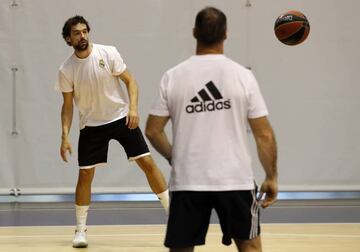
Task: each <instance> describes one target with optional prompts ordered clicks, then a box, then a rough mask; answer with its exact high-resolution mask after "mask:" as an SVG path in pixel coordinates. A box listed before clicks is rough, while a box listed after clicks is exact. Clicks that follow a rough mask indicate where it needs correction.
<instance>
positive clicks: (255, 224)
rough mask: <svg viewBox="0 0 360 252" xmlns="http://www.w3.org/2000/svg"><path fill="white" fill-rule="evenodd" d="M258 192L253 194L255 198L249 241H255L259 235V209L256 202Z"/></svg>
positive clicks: (252, 207) (253, 191)
mask: <svg viewBox="0 0 360 252" xmlns="http://www.w3.org/2000/svg"><path fill="white" fill-rule="evenodd" d="M255 191H256V190H252V191H251V194H252V197H253V202H252V204H251V216H252V218H251V229H250V236H249V239H254V238H255V237H257V235H258V226H259V215H258V213H259V207H258V204H257V200H256V195H255Z"/></svg>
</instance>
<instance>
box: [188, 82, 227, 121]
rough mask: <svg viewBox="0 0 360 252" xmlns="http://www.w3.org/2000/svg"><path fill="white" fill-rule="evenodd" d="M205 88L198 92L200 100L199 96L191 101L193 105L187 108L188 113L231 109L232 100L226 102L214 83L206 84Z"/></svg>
mask: <svg viewBox="0 0 360 252" xmlns="http://www.w3.org/2000/svg"><path fill="white" fill-rule="evenodd" d="M205 87H206V88H203V89H201V90H200V91H199V92H198V95H199V97H200V99H199V97H198V96H194V98H192V99H191V100H190V102H191V104H190V105H187V106H186V108H185V111H186V113H188V114H191V113H194V112H195V113H199V112H211V111H216V110H223V109H230V108H231V100H230V99H227V100H225V99H224V98H223V96H222V94H221V93H220V91H219V90H218V89H217V87H216V86H215V84H214V83H213V82H212V81H209V82H208V83H207V84H205ZM209 93H210V94H209Z"/></svg>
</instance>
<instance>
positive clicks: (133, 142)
mask: <svg viewBox="0 0 360 252" xmlns="http://www.w3.org/2000/svg"><path fill="white" fill-rule="evenodd" d="M125 122H126V118H122V119H120V120H117V121H114V122H111V123H108V124H105V125H101V126H93V127H92V126H86V127H85V128H83V129H81V130H80V137H79V145H78V161H79V166H80V168H91V167H94V166H96V165H99V164H103V163H106V162H107V153H108V147H109V141H110V140H111V139H115V140H117V141H118V142H119V143H120V144H121V145H122V147H123V148H124V149H125V152H126V155H127V157H128V159H129V160H134V159H137V158H139V157H142V156H146V155H149V154H150V152H149V148H148V146H147V144H146V142H145V139H144V137H143V134H142V133H141V130H140V128H139V127H138V128H136V129H129V128H128V127H127V125H126V124H125Z"/></svg>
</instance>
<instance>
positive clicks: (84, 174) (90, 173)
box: [78, 168, 94, 184]
mask: <svg viewBox="0 0 360 252" xmlns="http://www.w3.org/2000/svg"><path fill="white" fill-rule="evenodd" d="M93 177H94V168H93V169H80V171H79V180H78V182H79V183H80V184H90V183H91V181H92V179H93Z"/></svg>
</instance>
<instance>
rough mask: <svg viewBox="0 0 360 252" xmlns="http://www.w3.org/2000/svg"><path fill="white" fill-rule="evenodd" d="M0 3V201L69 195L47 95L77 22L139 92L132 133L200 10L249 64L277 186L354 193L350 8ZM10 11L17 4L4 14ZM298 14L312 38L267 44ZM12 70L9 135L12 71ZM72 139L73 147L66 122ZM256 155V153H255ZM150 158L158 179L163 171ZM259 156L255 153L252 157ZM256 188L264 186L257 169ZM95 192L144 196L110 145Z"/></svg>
mask: <svg viewBox="0 0 360 252" xmlns="http://www.w3.org/2000/svg"><path fill="white" fill-rule="evenodd" d="M246 2H247V1H246V0H222V1H221V0H217V1H215V0H213V1H204V0H196V1H195V0H181V1H179V0H104V1H89V0H78V1H72V0H62V1H57V0H0V52H1V53H0V83H1V87H2V89H1V92H0V111H1V120H0V193H8V192H9V190H10V188H20V189H21V191H22V193H55V192H72V191H73V190H74V189H73V188H74V185H75V183H76V178H77V162H76V159H77V155H76V153H75V154H74V155H73V157H72V159H71V162H70V163H69V164H64V163H63V162H62V161H61V160H60V157H59V144H60V134H61V128H60V106H61V102H62V98H61V95H60V94H59V93H56V92H55V91H54V89H53V86H54V81H55V79H56V75H57V69H58V67H59V65H60V64H61V63H62V62H63V61H64V60H65V58H66V57H67V56H68V55H69V54H71V53H72V49H71V48H70V47H68V46H67V45H66V44H65V42H64V41H63V40H62V37H61V29H62V26H63V23H64V22H65V20H66V19H67V18H68V17H70V16H73V15H75V14H81V15H83V16H85V18H87V19H88V20H89V22H90V26H91V28H92V31H91V33H90V35H91V39H92V41H93V42H96V43H101V44H111V45H115V46H116V47H117V48H118V49H119V51H120V53H121V54H122V56H123V58H124V59H125V61H126V63H127V65H128V66H129V69H130V71H131V72H132V73H133V74H134V75H135V77H136V78H137V80H138V82H139V87H140V103H139V105H140V115H141V118H142V121H141V128H142V129H143V128H144V124H145V120H146V117H147V112H148V109H149V107H150V106H151V104H152V101H153V99H154V98H155V94H156V90H157V87H158V83H159V80H160V78H161V75H162V73H163V72H164V71H165V70H166V69H168V68H170V67H171V66H173V65H175V64H177V63H178V62H180V61H181V60H184V59H186V58H187V57H189V56H190V55H191V54H193V52H194V48H195V41H194V40H193V38H192V36H191V30H192V27H193V23H194V18H195V15H196V13H197V12H198V11H199V10H200V9H201V8H203V7H205V6H207V5H213V6H215V7H219V8H220V9H222V10H223V11H224V12H225V13H226V14H227V16H228V22H229V38H228V40H227V42H226V54H227V55H228V56H229V57H231V58H233V59H234V60H236V61H238V62H240V63H242V64H244V65H247V66H251V67H252V69H253V71H254V73H255V75H256V77H257V79H258V81H259V83H260V86H261V88H262V91H263V94H264V96H265V99H266V101H267V104H268V107H269V110H270V113H271V115H270V117H269V118H270V120H271V122H272V124H273V127H274V129H275V131H276V135H277V139H278V146H279V171H280V189H282V190H321V189H324V190H345V189H347V190H359V189H360V186H359V182H360V169H359V168H360V157H359V154H358V153H360V148H359V145H358V142H359V129H360V120H359V119H358V117H357V114H358V108H359V107H360V106H359V105H360V104H359V103H360V102H359V93H360V92H359V91H360V88H359V85H358V78H357V77H358V76H357V71H358V69H359V59H360V55H359V54H360V53H359V49H358V45H359V44H360V36H359V34H358V33H357V28H358V27H357V25H356V24H358V23H359V21H358V20H357V15H356V14H357V13H356V11H357V10H358V9H359V8H360V2H359V1H356V0H343V1H339V0H338V1H336V0H316V1H314V0H299V1H285V0H277V1H266V0H251V1H250V2H251V3H252V6H251V7H250V8H248V7H245V4H246ZM12 3H16V4H18V6H17V7H15V8H13V7H11V5H12ZM290 9H297V10H301V11H302V12H304V13H305V15H307V17H308V18H309V20H310V25H311V31H310V36H309V38H308V40H307V41H306V42H305V43H303V44H302V45H299V46H296V47H288V46H285V45H282V44H281V43H280V42H278V41H277V40H276V38H275V37H274V34H273V25H274V21H275V19H276V17H277V16H278V15H279V14H281V13H282V12H284V11H286V10H290ZM13 66H16V67H18V69H19V70H18V71H17V73H16V81H17V92H16V101H17V102H16V108H17V113H16V123H17V130H18V131H19V132H20V134H19V135H18V136H12V135H11V131H12V120H13V119H12V116H13V114H12V110H13V106H12V102H13V98H12V90H13V79H12V71H11V68H12V67H13ZM71 134H72V135H71V139H72V143H73V147H74V150H76V148H77V137H78V125H77V119H75V121H74V123H73V127H72V133H71ZM254 154H255V153H254ZM153 155H154V157H155V159H156V160H157V162H158V164H159V166H160V167H161V168H162V170H163V171H164V173H165V174H166V176H168V174H169V167H168V165H167V164H166V162H165V161H164V160H163V159H162V158H161V157H160V156H159V155H158V154H157V153H156V152H155V151H153ZM254 157H255V158H254V159H255V160H256V156H254ZM255 172H256V176H257V178H258V182H260V181H261V178H262V176H263V175H262V174H263V173H262V170H261V168H260V166H259V163H258V162H257V161H256V162H255ZM94 186H95V188H94V191H97V192H123V191H127V192H128V191H130V192H133V191H149V188H148V186H147V182H146V180H145V178H144V176H143V174H142V172H141V171H140V170H139V169H138V168H137V167H136V166H135V165H134V164H132V163H130V164H129V163H128V162H127V160H126V156H125V153H124V152H123V150H122V148H121V146H120V145H118V144H117V143H116V142H111V146H110V151H109V165H108V166H107V168H99V169H98V170H97V175H96V177H95V182H94Z"/></svg>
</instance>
